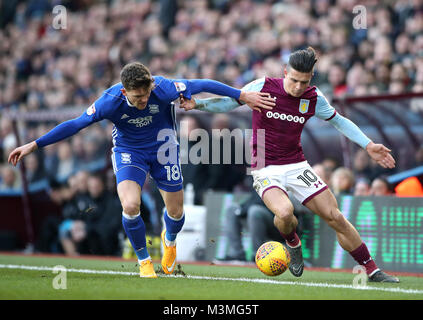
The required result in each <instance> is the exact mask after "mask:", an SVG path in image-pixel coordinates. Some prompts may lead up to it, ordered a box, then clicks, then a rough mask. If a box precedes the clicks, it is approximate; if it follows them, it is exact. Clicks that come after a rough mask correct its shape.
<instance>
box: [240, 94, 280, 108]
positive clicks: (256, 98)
mask: <svg viewBox="0 0 423 320" xmlns="http://www.w3.org/2000/svg"><path fill="white" fill-rule="evenodd" d="M239 100H240V101H241V102H243V103H244V104H246V105H247V106H249V107H250V108H251V109H252V110H257V111H258V112H261V109H267V110H272V109H273V107H274V106H275V99H274V98H271V97H270V94H269V93H267V92H254V91H241V95H240V96H239Z"/></svg>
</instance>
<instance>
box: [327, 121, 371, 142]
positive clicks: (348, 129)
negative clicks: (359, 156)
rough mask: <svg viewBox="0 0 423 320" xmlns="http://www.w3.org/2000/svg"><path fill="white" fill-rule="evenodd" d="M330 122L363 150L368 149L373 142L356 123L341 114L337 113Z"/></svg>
mask: <svg viewBox="0 0 423 320" xmlns="http://www.w3.org/2000/svg"><path fill="white" fill-rule="evenodd" d="M328 122H329V123H330V124H332V125H333V126H334V127H335V128H336V129H337V130H338V131H339V132H341V133H342V134H343V135H344V136H346V137H347V138H348V139H350V140H351V141H353V142H355V143H357V144H358V145H359V146H360V147H362V148H363V149H366V146H367V145H368V144H369V143H370V142H372V141H371V140H370V139H369V137H367V136H366V135H365V134H364V133H363V131H361V129H360V128H359V127H358V126H357V125H356V124H355V123H354V122H352V121H351V120H349V119H347V118H345V117H343V116H341V115H340V114H339V113H337V114H336V115H335V116H334V117H333V118H332V119H330V120H328Z"/></svg>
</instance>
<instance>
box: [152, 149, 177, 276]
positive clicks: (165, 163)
mask: <svg viewBox="0 0 423 320" xmlns="http://www.w3.org/2000/svg"><path fill="white" fill-rule="evenodd" d="M165 149H166V151H167V152H165V151H164V150H165ZM167 153H168V154H169V157H165V155H166V154H167ZM150 163H151V171H150V174H151V176H152V177H153V179H154V180H155V181H156V184H157V187H158V188H159V190H160V194H161V195H162V198H163V201H164V204H165V212H164V216H163V218H164V223H165V229H164V230H163V232H162V244H163V257H162V268H163V271H164V272H165V273H166V274H171V273H172V272H173V270H174V269H175V262H176V236H177V234H178V233H179V231H181V229H182V226H183V225H184V222H185V214H184V191H183V189H182V188H183V182H182V172H181V166H180V165H179V145H168V148H163V150H162V149H160V150H159V151H158V152H157V153H156V154H151V156H150Z"/></svg>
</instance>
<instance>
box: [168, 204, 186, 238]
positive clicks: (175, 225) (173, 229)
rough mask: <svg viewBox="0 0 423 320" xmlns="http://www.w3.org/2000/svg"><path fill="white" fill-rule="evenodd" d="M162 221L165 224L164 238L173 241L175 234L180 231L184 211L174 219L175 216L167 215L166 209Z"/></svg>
mask: <svg viewBox="0 0 423 320" xmlns="http://www.w3.org/2000/svg"><path fill="white" fill-rule="evenodd" d="M164 222H165V226H166V239H167V240H169V241H175V239H176V235H177V234H178V232H179V231H181V229H182V226H183V225H184V222H185V213H182V217H181V218H179V219H178V220H176V219H175V218H172V217H169V215H168V214H167V210H165V213H164Z"/></svg>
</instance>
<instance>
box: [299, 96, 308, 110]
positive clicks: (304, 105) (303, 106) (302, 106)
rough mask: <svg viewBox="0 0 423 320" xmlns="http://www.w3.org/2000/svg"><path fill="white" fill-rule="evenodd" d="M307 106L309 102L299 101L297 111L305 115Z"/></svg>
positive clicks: (305, 100)
mask: <svg viewBox="0 0 423 320" xmlns="http://www.w3.org/2000/svg"><path fill="white" fill-rule="evenodd" d="M309 104H310V100H307V99H301V100H300V108H299V111H300V112H301V113H307V111H308V106H309Z"/></svg>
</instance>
